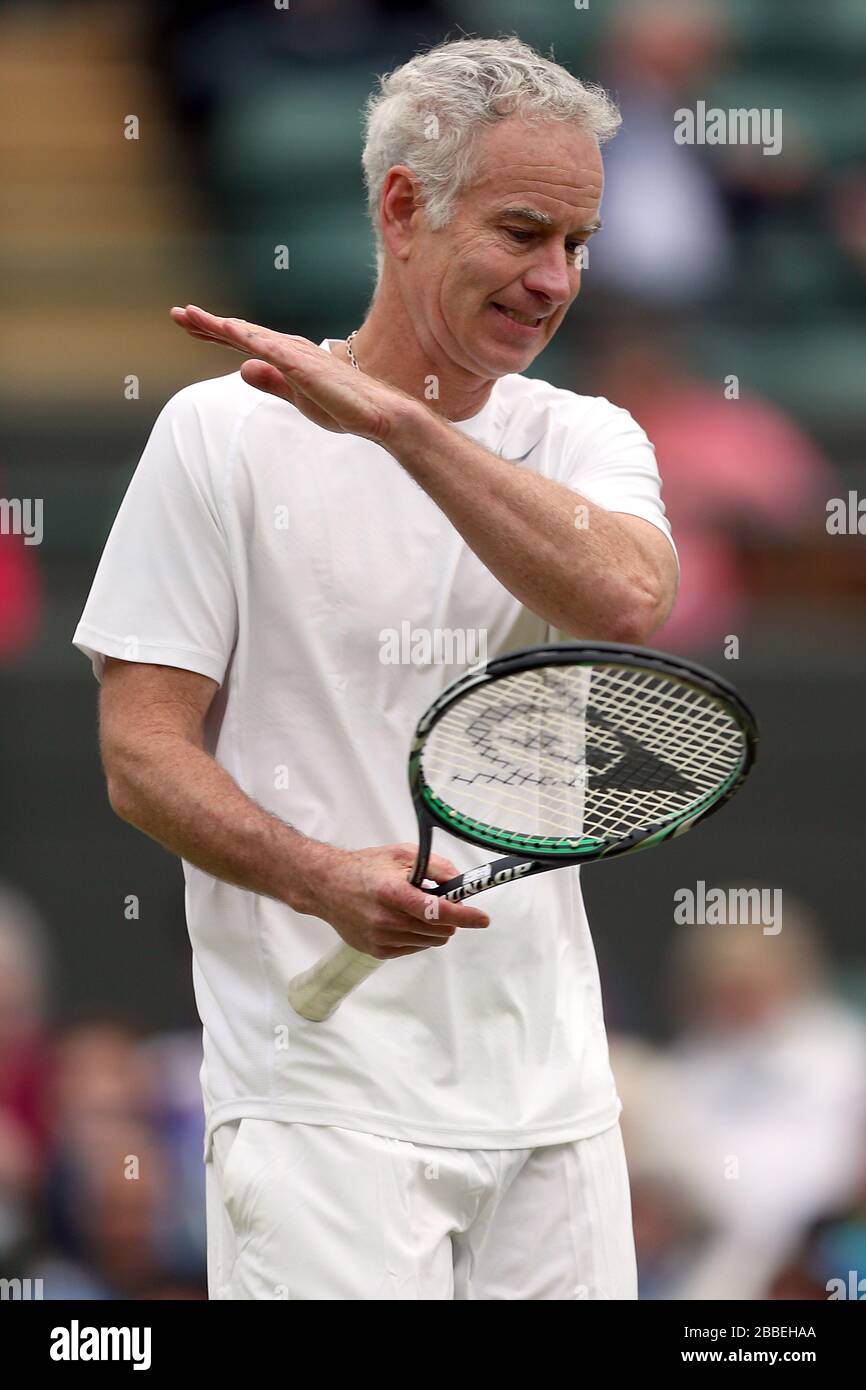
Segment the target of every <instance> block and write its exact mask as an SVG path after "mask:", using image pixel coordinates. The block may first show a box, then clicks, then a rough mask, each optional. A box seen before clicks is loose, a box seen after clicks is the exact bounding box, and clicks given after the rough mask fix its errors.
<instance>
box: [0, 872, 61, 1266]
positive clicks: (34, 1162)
mask: <svg viewBox="0 0 866 1390" xmlns="http://www.w3.org/2000/svg"><path fill="white" fill-rule="evenodd" d="M47 966H48V955H47V947H46V942H45V937H44V928H43V925H42V923H41V921H40V920H39V918H38V916H37V915H36V912H35V911H34V909H33V908H32V906H31V905H30V903H29V902H28V901H27V899H26V898H24V897H23V896H21V895H20V894H18V893H17V892H15V890H14V889H12V888H10V887H7V886H5V885H0V1255H5V1254H6V1252H8V1251H10V1250H13V1249H15V1248H16V1246H17V1245H18V1244H19V1243H20V1242H21V1241H22V1240H23V1239H25V1238H26V1235H27V1231H28V1229H29V1222H30V1219H31V1213H32V1207H33V1203H34V1201H35V1198H36V1195H37V1191H38V1184H39V1181H40V1178H41V1175H42V1171H43V1167H44V1163H45V1159H46V1153H47V1143H48V1087H49V1085H50V1075H51V1071H50V1045H49V1042H48V1038H47V1035H46V1032H45V1006H46V988H47Z"/></svg>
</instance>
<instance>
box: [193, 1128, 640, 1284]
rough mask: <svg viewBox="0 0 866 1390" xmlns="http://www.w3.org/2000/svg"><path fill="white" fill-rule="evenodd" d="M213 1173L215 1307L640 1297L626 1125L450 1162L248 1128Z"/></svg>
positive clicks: (355, 1134) (223, 1131)
mask: <svg viewBox="0 0 866 1390" xmlns="http://www.w3.org/2000/svg"><path fill="white" fill-rule="evenodd" d="M206 1172H207V1235H208V1285H209V1291H210V1297H211V1298H212V1299H314V1300H324V1299H360V1300H378V1299H410V1300H435V1299H481V1300H490V1299H520V1300H525V1299H557V1300H563V1299H567V1300H571V1299H576V1298H587V1299H589V1298H593V1299H597V1298H605V1299H634V1298H637V1269H636V1264H635V1252H634V1239H633V1235H632V1222H631V1201H630V1195H629V1182H628V1173H627V1171H626V1162H625V1153H624V1151H623V1144H622V1135H621V1133H620V1127H619V1124H616V1125H614V1126H613V1128H611V1129H608V1130H606V1131H605V1132H604V1133H603V1134H597V1135H594V1136H593V1137H592V1138H590V1139H576V1140H572V1141H570V1142H568V1143H565V1144H549V1145H544V1146H542V1147H539V1148H534V1149H449V1148H441V1147H438V1146H434V1145H428V1144H413V1143H409V1142H407V1141H406V1140H403V1139H389V1138H385V1137H383V1136H381V1135H378V1134H368V1133H366V1132H365V1131H363V1130H353V1129H343V1128H338V1127H337V1126H335V1125H309V1124H295V1123H286V1122H284V1121H279V1120H257V1119H242V1120H234V1121H229V1122H227V1123H225V1124H223V1125H221V1126H220V1127H219V1128H218V1129H217V1130H216V1132H215V1134H214V1136H213V1146H212V1149H211V1158H210V1161H209V1162H208V1163H207V1165H206Z"/></svg>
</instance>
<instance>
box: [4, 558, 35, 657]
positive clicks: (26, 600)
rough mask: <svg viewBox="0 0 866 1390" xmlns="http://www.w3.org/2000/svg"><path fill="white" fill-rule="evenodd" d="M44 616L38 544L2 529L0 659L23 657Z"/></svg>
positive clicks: (33, 639)
mask: <svg viewBox="0 0 866 1390" xmlns="http://www.w3.org/2000/svg"><path fill="white" fill-rule="evenodd" d="M41 618H42V581H41V577H40V573H39V566H38V563H37V560H36V547H35V546H29V545H25V544H24V541H23V539H22V537H21V536H16V535H6V534H5V533H3V532H0V661H12V660H15V659H16V658H17V657H19V656H21V655H22V654H23V653H24V652H26V651H27V649H28V648H29V647H30V646H31V644H32V643H33V642H34V641H35V639H36V635H37V633H38V631H39V626H40V622H41Z"/></svg>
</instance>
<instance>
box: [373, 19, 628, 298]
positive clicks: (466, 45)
mask: <svg viewBox="0 0 866 1390" xmlns="http://www.w3.org/2000/svg"><path fill="white" fill-rule="evenodd" d="M512 115H519V116H520V118H521V119H522V120H524V121H526V123H527V124H539V123H541V122H544V121H570V122H572V123H573V124H574V125H576V126H577V127H578V128H579V129H581V130H585V131H587V132H588V133H590V134H591V135H594V136H595V137H596V139H597V140H598V142H599V144H601V143H602V141H604V140H609V139H611V137H612V136H614V135H615V134H616V132H617V130H618V129H619V126H620V123H621V120H622V117H621V116H620V113H619V110H618V108H617V106H616V105H615V103H614V102H613V101H612V100H611V98H610V97H609V96H608V94H607V92H605V91H604V89H603V88H602V87H598V86H595V85H593V84H591V83H586V82H580V81H579V80H578V79H577V78H576V77H572V75H571V73H570V72H567V71H566V70H565V68H563V67H560V66H559V64H558V63H554V62H552V61H551V60H550V59H549V58H542V57H541V55H540V54H538V53H536V52H535V50H534V49H533V48H530V47H529V45H528V44H526V43H523V42H521V40H520V39H518V38H502V39H457V40H455V41H454V42H449V43H441V44H438V45H437V47H436V48H431V49H429V50H428V52H426V53H422V54H420V55H419V56H418V57H416V58H412V59H410V61H409V62H408V63H404V64H403V65H402V67H399V68H395V69H394V71H393V72H389V73H386V74H385V75H384V76H383V77H380V78H379V91H378V92H374V93H373V94H372V95H371V96H370V97H368V99H367V103H366V107H365V110H364V126H365V144H364V154H363V165H364V178H365V181H366V185H367V207H368V211H369V215H370V220H371V222H372V224H373V232H374V235H375V238H376V260H377V265H378V270H379V276H380V277H381V274H382V267H383V265H384V254H383V250H382V243H381V235H380V232H379V202H380V199H381V196H382V185H383V183H384V181H385V175H386V174H387V172H388V170H389V169H390V168H392V167H393V166H394V165H395V164H405V165H406V166H407V167H408V168H410V169H411V170H412V172H413V173H414V174H415V175H416V177H417V178H418V181H419V184H420V186H421V192H422V197H423V200H424V210H425V213H426V215H427V219H428V221H429V224H430V226H431V227H432V228H433V229H434V230H435V231H439V230H441V228H443V227H446V226H447V225H448V223H449V222H450V221H451V218H452V217H453V216H454V212H455V208H456V204H457V199H458V196H459V194H460V193H461V191H462V190H463V189H464V188H465V187H466V185H467V184H468V183H469V182H470V181H471V180H472V178H473V176H474V175H475V173H476V172H477V169H478V165H479V161H480V150H479V142H478V136H479V135H480V134H481V132H482V130H483V129H484V128H486V127H488V126H491V125H494V124H495V123H496V122H497V121H502V120H505V119H506V118H507V117H509V116H512Z"/></svg>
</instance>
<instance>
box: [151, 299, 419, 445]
mask: <svg viewBox="0 0 866 1390" xmlns="http://www.w3.org/2000/svg"><path fill="white" fill-rule="evenodd" d="M171 316H172V318H173V320H174V322H175V323H176V324H177V326H178V328H183V329H185V330H186V332H187V333H189V335H190V337H192V338H198V339H200V340H201V341H202V342H208V343H221V344H223V345H224V346H225V347H230V348H234V349H235V350H236V351H237V352H243V353H254V354H255V356H253V357H251V358H250V359H249V360H248V361H246V362H244V363H243V365H242V366H241V369H240V370H241V376H242V377H243V379H244V381H245V382H247V384H248V385H249V386H254V387H256V389H257V390H259V391H267V392H268V393H269V394H270V395H272V396H278V397H279V398H280V400H283V401H288V402H289V404H290V405H293V406H295V407H296V408H297V409H298V410H299V411H300V412H301V414H302V415H305V416H306V417H307V419H308V420H312V422H313V424H314V425H320V426H321V427H322V429H326V430H333V431H335V432H336V433H338V434H357V435H360V436H361V438H362V439H371V440H372V441H373V442H374V443H376V444H382V445H383V446H385V447H387V440H388V437H389V435H391V434H392V433H394V432H395V430H396V426H397V425H398V424H401V423H404V422H405V420H406V417H407V415H409V414H411V413H413V412H417V411H418V409H419V408H420V402H419V401H417V400H415V399H414V398H413V397H412V396H409V395H407V394H406V393H405V392H404V391H400V390H399V389H398V388H397V387H395V386H389V385H387V383H386V382H383V381H378V380H377V379H376V377H372V376H367V374H366V373H365V372H360V371H357V370H356V369H355V368H354V367H352V366H350V365H349V364H348V363H346V362H341V361H340V360H339V359H338V358H336V357H334V355H333V354H332V353H330V352H326V351H325V349H324V348H320V347H319V346H318V345H317V344H316V343H312V342H310V340H309V339H308V338H301V337H299V336H298V335H296V334H294V333H275V332H274V331H273V330H272V329H270V328H262V327H261V325H260V324H257V323H247V321H246V320H245V319H224V318H218V317H217V316H216V315H215V314H209V313H207V312H206V311H205V310H204V309H199V308H198V306H197V305H195V304H187V306H186V307H185V308H183V309H180V308H176V309H172V311H171Z"/></svg>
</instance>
